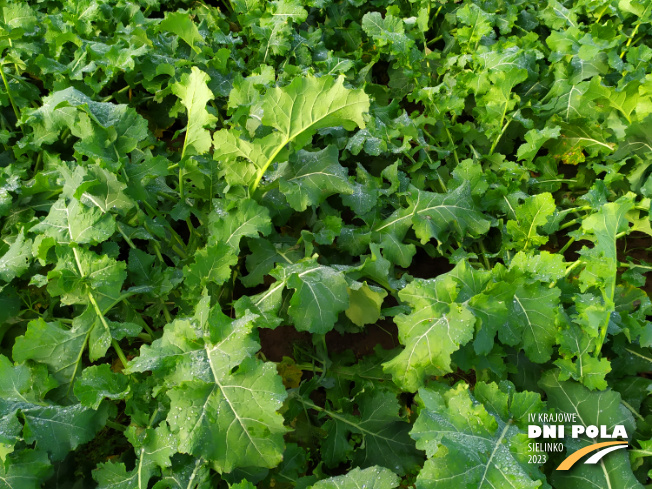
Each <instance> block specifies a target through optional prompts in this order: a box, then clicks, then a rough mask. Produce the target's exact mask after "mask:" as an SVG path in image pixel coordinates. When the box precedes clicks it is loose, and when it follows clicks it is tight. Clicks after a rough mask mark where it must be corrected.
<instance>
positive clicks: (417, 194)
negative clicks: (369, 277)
mask: <svg viewBox="0 0 652 489" xmlns="http://www.w3.org/2000/svg"><path fill="white" fill-rule="evenodd" d="M410 227H413V228H414V232H415V234H416V235H417V238H419V239H420V240H421V244H426V243H427V242H428V241H429V240H430V239H431V238H435V239H436V240H437V242H438V243H440V244H441V243H444V242H446V241H447V240H448V238H449V236H450V235H451V234H452V235H453V236H455V237H456V238H458V239H461V238H463V237H465V236H471V237H477V236H480V235H482V234H484V233H486V232H487V231H488V230H489V221H488V220H486V219H484V217H483V215H482V213H480V212H479V211H478V210H476V208H475V204H474V203H473V200H472V199H471V187H470V186H469V185H468V183H465V184H463V185H461V186H460V187H458V188H456V189H455V190H453V191H451V192H449V193H447V194H436V193H432V192H426V191H422V190H418V189H417V188H414V187H411V188H410V191H409V194H408V207H407V208H404V209H399V210H397V211H396V212H394V213H393V214H392V215H391V216H390V217H388V218H387V219H385V220H384V221H383V222H382V223H381V224H380V225H379V226H378V227H376V228H374V231H375V232H379V233H382V234H381V236H382V237H383V239H384V238H385V236H388V235H391V236H393V240H394V241H395V242H398V243H400V242H401V241H403V238H404V237H405V234H406V233H407V231H408V230H409V229H410ZM399 263H400V262H399ZM407 263H408V264H409V261H408V262H407Z"/></svg>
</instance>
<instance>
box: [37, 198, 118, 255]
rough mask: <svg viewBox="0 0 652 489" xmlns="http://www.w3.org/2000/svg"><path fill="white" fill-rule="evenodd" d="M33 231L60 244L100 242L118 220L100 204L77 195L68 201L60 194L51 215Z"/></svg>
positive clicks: (113, 228)
mask: <svg viewBox="0 0 652 489" xmlns="http://www.w3.org/2000/svg"><path fill="white" fill-rule="evenodd" d="M31 231H32V232H33V233H43V234H44V235H45V236H51V237H52V238H54V239H55V240H56V241H57V243H60V244H64V243H77V244H86V243H90V244H97V243H102V242H103V241H106V240H107V239H109V238H110V237H111V236H112V235H113V233H114V232H115V220H114V218H113V217H112V216H111V215H110V214H106V213H105V212H104V211H103V210H101V209H100V208H98V207H88V206H86V205H84V204H82V203H81V202H80V201H78V200H76V199H72V200H71V201H70V203H68V204H66V201H65V199H64V198H60V199H59V200H57V201H56V202H55V203H54V204H53V205H52V207H51V208H50V213H49V214H48V215H47V217H46V218H45V219H44V220H43V221H41V222H40V223H39V224H37V225H36V226H34V227H33V228H32V229H31Z"/></svg>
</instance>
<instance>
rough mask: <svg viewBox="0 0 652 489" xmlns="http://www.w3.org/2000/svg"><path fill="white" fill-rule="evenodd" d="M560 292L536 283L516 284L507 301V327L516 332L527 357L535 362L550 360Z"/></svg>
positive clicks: (555, 330)
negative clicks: (511, 295) (511, 298)
mask: <svg viewBox="0 0 652 489" xmlns="http://www.w3.org/2000/svg"><path fill="white" fill-rule="evenodd" d="M560 294H561V292H560V290H559V289H558V288H557V287H554V288H552V289H551V288H549V287H545V286H543V285H540V284H533V285H525V286H520V287H518V288H517V289H516V292H514V299H513V301H512V303H511V304H508V306H507V307H508V311H509V314H508V320H507V325H506V326H507V327H508V328H509V330H511V331H514V330H516V331H518V332H519V333H518V334H519V336H521V337H522V344H523V349H524V350H525V353H526V354H527V356H528V358H529V359H530V360H532V361H533V362H536V363H544V362H547V361H548V360H550V356H551V355H552V351H553V345H554V344H555V338H556V334H557V327H556V319H555V318H556V315H557V307H558V304H559V296H560Z"/></svg>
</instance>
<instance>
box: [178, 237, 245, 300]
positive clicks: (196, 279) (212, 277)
mask: <svg viewBox="0 0 652 489" xmlns="http://www.w3.org/2000/svg"><path fill="white" fill-rule="evenodd" d="M237 262H238V257H237V256H236V255H235V254H234V253H233V250H232V249H231V248H230V247H229V246H228V245H227V244H224V243H217V244H216V245H214V246H207V247H206V248H202V249H201V250H198V251H196V252H195V261H194V262H193V263H192V264H190V265H187V266H185V267H184V268H183V274H184V277H185V280H186V284H187V285H188V287H190V288H191V289H196V290H200V289H201V288H203V287H205V286H206V284H208V283H214V284H217V285H221V284H223V283H224V282H226V281H227V280H229V277H230V276H231V267H232V266H233V265H235V264H236V263H237Z"/></svg>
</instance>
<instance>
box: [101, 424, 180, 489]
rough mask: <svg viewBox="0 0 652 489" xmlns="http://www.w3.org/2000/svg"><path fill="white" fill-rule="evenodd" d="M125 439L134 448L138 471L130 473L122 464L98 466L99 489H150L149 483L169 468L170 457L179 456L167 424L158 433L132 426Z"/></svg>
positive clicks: (110, 463)
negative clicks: (176, 454) (161, 470)
mask: <svg viewBox="0 0 652 489" xmlns="http://www.w3.org/2000/svg"><path fill="white" fill-rule="evenodd" d="M125 436H126V437H127V438H128V439H129V441H130V442H131V444H132V445H133V446H134V449H135V452H136V455H137V457H138V460H137V462H136V467H135V468H134V469H133V470H131V471H129V472H127V469H126V467H125V465H124V464H122V463H112V462H106V463H103V464H99V465H98V468H97V469H95V470H94V471H93V479H95V481H97V483H98V487H99V488H107V489H108V488H111V489H132V488H138V489H147V487H149V486H148V482H149V481H150V479H151V478H152V477H153V476H157V475H159V474H160V470H159V468H167V467H170V465H171V462H170V457H171V456H172V455H174V453H176V449H177V447H176V444H175V438H174V436H172V435H171V434H170V431H169V429H168V427H167V425H166V424H165V423H162V424H161V425H160V426H158V427H157V428H156V429H152V428H147V429H142V428H139V427H136V426H134V425H131V426H130V427H129V428H127V431H126V432H125Z"/></svg>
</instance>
